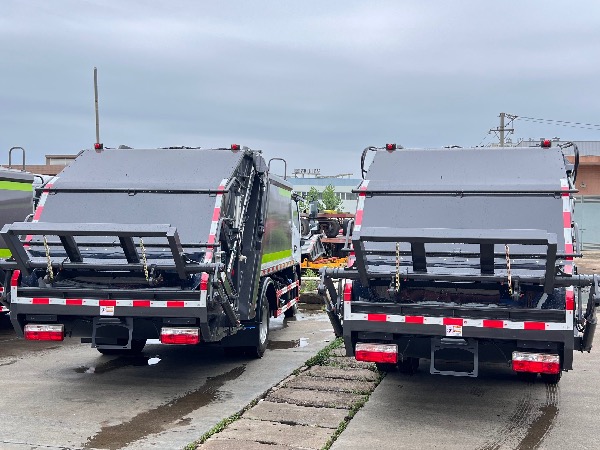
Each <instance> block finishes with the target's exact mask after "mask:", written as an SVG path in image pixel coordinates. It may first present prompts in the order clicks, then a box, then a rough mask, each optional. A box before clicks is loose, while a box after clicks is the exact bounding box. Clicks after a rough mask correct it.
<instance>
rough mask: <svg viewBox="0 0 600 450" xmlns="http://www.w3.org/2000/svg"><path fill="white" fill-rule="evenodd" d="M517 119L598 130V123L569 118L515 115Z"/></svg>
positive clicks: (599, 127) (599, 126) (599, 129)
mask: <svg viewBox="0 0 600 450" xmlns="http://www.w3.org/2000/svg"><path fill="white" fill-rule="evenodd" d="M515 119H517V120H523V121H525V122H532V123H540V124H544V125H555V126H561V127H568V128H580V129H583V130H595V131H600V125H598V124H594V123H583V122H571V121H569V120H556V119H540V118H537V117H527V116H515Z"/></svg>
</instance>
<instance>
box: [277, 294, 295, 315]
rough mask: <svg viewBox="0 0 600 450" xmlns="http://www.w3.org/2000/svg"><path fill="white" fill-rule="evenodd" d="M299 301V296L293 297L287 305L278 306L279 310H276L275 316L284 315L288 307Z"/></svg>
mask: <svg viewBox="0 0 600 450" xmlns="http://www.w3.org/2000/svg"><path fill="white" fill-rule="evenodd" d="M297 303H298V297H296V298H293V299H291V300H290V301H289V302H287V303H286V304H285V305H283V306H282V307H281V308H278V309H277V311H275V317H279V316H280V315H282V314H283V313H284V312H286V311H287V310H288V309H290V308H291V307H293V306H294V305H295V304H297Z"/></svg>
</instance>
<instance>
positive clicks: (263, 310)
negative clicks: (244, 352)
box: [248, 279, 273, 358]
mask: <svg viewBox="0 0 600 450" xmlns="http://www.w3.org/2000/svg"><path fill="white" fill-rule="evenodd" d="M271 284H273V282H272V281H270V280H269V279H267V281H265V283H263V287H262V289H261V290H260V298H259V304H258V308H260V309H259V310H258V314H257V317H258V324H257V326H258V333H257V336H256V344H255V345H253V346H252V347H249V348H248V350H249V352H248V353H249V354H250V355H251V356H255V357H256V358H262V356H263V355H264V354H265V350H267V344H268V343H269V315H270V314H269V312H270V311H269V298H268V297H267V291H268V288H269V286H270V285H271Z"/></svg>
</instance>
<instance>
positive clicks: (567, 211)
mask: <svg viewBox="0 0 600 450" xmlns="http://www.w3.org/2000/svg"><path fill="white" fill-rule="evenodd" d="M560 187H561V190H562V194H561V197H562V206H563V208H562V210H563V211H562V213H563V227H564V238H565V253H566V254H567V255H572V254H573V253H574V247H573V228H572V227H571V223H572V212H573V201H572V198H571V194H570V193H569V190H570V185H569V180H568V179H566V178H561V180H560ZM565 260H566V262H565V265H564V268H563V270H564V272H565V273H566V274H569V275H572V274H573V270H574V262H573V257H572V256H566V257H565ZM565 311H566V312H565V315H566V317H565V319H566V323H567V329H569V330H572V329H573V314H574V311H575V293H574V289H573V286H569V287H568V288H566V293H565Z"/></svg>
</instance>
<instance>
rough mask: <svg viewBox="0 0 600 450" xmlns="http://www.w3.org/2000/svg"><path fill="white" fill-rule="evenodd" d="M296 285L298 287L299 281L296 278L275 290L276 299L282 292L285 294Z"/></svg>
mask: <svg viewBox="0 0 600 450" xmlns="http://www.w3.org/2000/svg"><path fill="white" fill-rule="evenodd" d="M296 287H298V288H299V287H300V281H299V280H296V281H294V282H293V283H291V284H288V285H287V286H285V287H284V288H282V289H279V290H278V291H277V300H279V298H280V297H281V296H282V295H283V294H287V293H288V292H289V291H291V290H292V289H294V288H296Z"/></svg>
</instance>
